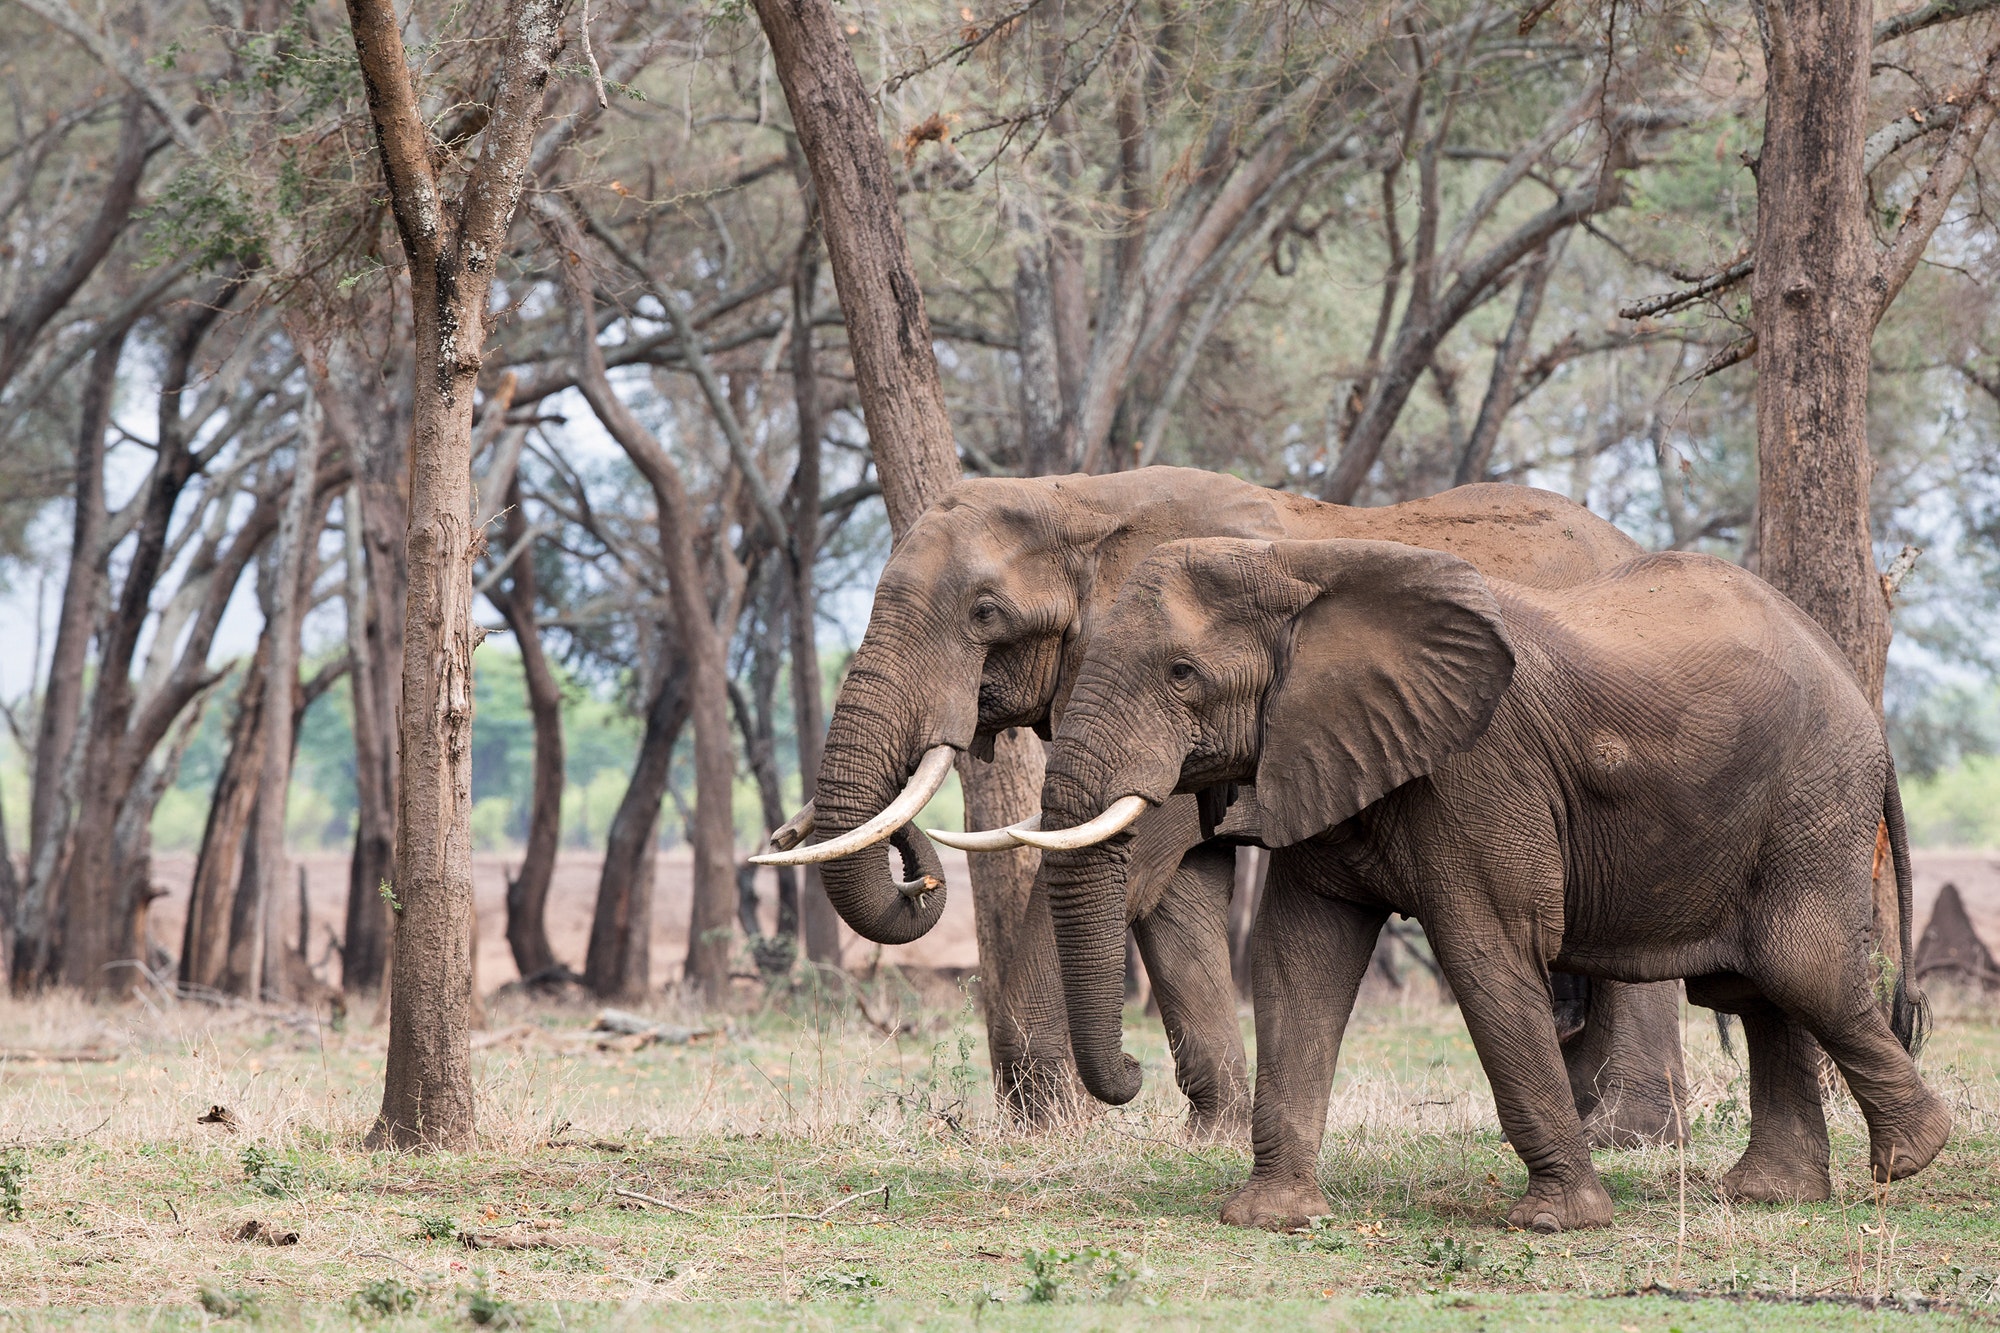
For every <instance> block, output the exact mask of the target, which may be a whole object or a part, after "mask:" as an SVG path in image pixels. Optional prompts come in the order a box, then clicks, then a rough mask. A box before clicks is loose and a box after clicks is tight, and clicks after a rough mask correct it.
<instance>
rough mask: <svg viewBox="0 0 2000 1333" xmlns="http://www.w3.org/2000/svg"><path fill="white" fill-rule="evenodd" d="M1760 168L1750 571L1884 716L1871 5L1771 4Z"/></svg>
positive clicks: (1835, 0)
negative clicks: (1874, 382)
mask: <svg viewBox="0 0 2000 1333" xmlns="http://www.w3.org/2000/svg"><path fill="white" fill-rule="evenodd" d="M1760 12H1761V13H1763V14H1765V15H1766V16H1767V22H1766V28H1765V42H1766V47H1767V64H1768V69H1769V88H1768V98H1769V106H1768V109H1767V111H1766V114H1765V120H1764V146H1763V150H1762V153H1761V155H1760V157H1759V160H1758V166H1757V251H1756V260H1757V268H1756V272H1755V274H1754V275H1753V277H1752V279H1751V282H1752V287H1751V294H1752V307H1753V310H1754V312H1755V313H1754V318H1755V326H1756V333H1757V468H1758V483H1757V499H1758V514H1759V521H1758V552H1759V565H1758V569H1759V572H1760V573H1761V574H1762V575H1763V577H1764V579H1765V581H1767V582H1768V583H1770V584H1771V585H1772V586H1773V587H1775V588H1777V589H1778V590H1779V591H1780V592H1782V593H1784V594H1785V595H1786V596H1787V597H1790V598H1791V599H1792V600H1793V601H1794V602H1796V603H1797V604H1798V606H1799V608H1800V609H1801V610H1803V611H1804V612H1805V613H1806V614H1807V615H1809V616H1811V617H1812V618H1813V619H1814V620H1816V621H1818V622H1819V625H1820V627H1821V628H1822V629H1824V630H1825V631H1826V632H1827V633H1828V634H1829V635H1831V636H1832V638H1833V641H1834V642H1835V643H1837V644H1839V645H1840V647H1841V650H1842V651H1843V652H1845V653H1846V654H1847V658H1848V661H1849V662H1850V663H1852V664H1853V667H1854V672H1855V675H1856V676H1857V677H1858V678H1859V679H1860V681H1861V686H1862V689H1863V690H1865V691H1866V692H1867V694H1868V697H1869V698H1870V699H1871V700H1872V701H1874V703H1875V704H1876V705H1877V707H1879V706H1880V705H1881V702H1882V670H1883V664H1884V661H1885V659H1886V655H1887V653H1888V647H1889V616H1888V604H1887V601H1886V599H1885V598H1884V597H1883V594H1882V585H1881V582H1880V580H1879V578H1878V577H1877V575H1876V572H1875V552H1874V546H1873V544H1872V542H1871V540H1870V536H1869V521H1868V483H1869V479H1870V476H1871V474H1872V472H1873V465H1872V463H1871V460H1870V458H1869V453H1868V369H1869V346H1870V343H1871V341H1872V335H1873V333H1874V328H1875V315H1876V304H1875V303H1876V296H1875V293H1874V292H1873V291H1872V290H1871V289H1870V285H1869V280H1870V279H1871V278H1872V277H1873V276H1874V240H1873V238H1872V237H1871V236H1870V235H1869V232H1868V219H1867V211H1866V209H1867V200H1866V195H1865V189H1866V182H1865V180H1864V178H1863V175H1862V149H1863V145H1864V143H1865V142H1866V140H1867V135H1868V130H1867V112H1868V66H1869V52H1870V48H1871V37H1872V30H1873V22H1874V10H1873V7H1872V6H1871V5H1869V4H1867V3H1866V2H1865V0H1772V3H1771V4H1769V5H1768V6H1766V7H1765V8H1764V9H1763V10H1762V11H1760Z"/></svg>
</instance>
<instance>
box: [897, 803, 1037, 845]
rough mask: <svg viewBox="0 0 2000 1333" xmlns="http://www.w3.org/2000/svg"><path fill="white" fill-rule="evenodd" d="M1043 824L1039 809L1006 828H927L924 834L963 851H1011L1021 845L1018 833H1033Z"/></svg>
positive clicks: (935, 840)
mask: <svg viewBox="0 0 2000 1333" xmlns="http://www.w3.org/2000/svg"><path fill="white" fill-rule="evenodd" d="M1041 826H1042V816H1041V813H1040V812H1039V811H1038V812H1036V813H1035V814H1032V815H1029V816H1028V817H1027V818H1026V819H1024V820H1022V821H1021V822H1020V823H1018V824H1009V825H1008V826H1007V827H1006V828H995V829H984V830H981V831H978V832H974V831H972V830H970V829H967V830H966V831H964V832H962V833H953V832H952V831H950V830H949V829H941V828H927V829H925V830H924V836H925V837H927V838H929V839H930V840H931V841H932V842H935V843H939V844H941V845H943V846H946V847H956V848H957V849H958V850H959V851H961V852H1011V851H1013V850H1014V849H1015V848H1016V847H1019V846H1021V840H1020V839H1019V838H1017V837H1015V836H1014V835H1015V834H1016V833H1033V832H1034V831H1035V830H1036V829H1038V828H1040V827H1041Z"/></svg>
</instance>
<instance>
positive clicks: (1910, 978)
mask: <svg viewBox="0 0 2000 1333" xmlns="http://www.w3.org/2000/svg"><path fill="white" fill-rule="evenodd" d="M1888 769H1889V771H1888V776H1887V779H1886V781H1885V782H1884V783H1883V786H1882V823H1883V825H1884V826H1885V827H1886V828H1887V830H1888V834H1889V860H1890V862H1891V863H1892V864H1893V865H1894V867H1895V871H1896V928H1897V935H1898V938H1897V943H1898V944H1899V945H1900V946H1901V949H1902V962H1901V965H1900V966H1898V967H1897V969H1896V989H1895V992H1894V994H1893V996H1892V997H1891V999H1890V1001H1889V1029H1890V1031H1892V1032H1894V1033H1895V1034H1896V1040H1897V1041H1899V1042H1901V1043H1902V1044H1903V1049H1904V1050H1906V1051H1908V1052H1909V1053H1910V1054H1911V1055H1916V1054H1917V1053H1918V1052H1920V1051H1922V1050H1923V1048H1924V1041H1925V1039H1926V1038H1927V1037H1929V1036H1930V1031H1931V1002H1930V1000H1929V999H1927V998H1926V997H1925V995H1924V993H1923V992H1922V991H1920V990H1918V989H1917V987H1916V967H1917V957H1916V952H1915V950H1914V949H1912V948H1911V943H1910V936H1911V930H1910V917H1911V915H1912V914H1913V912H1914V910H1915V905H1914V903H1913V902H1912V897H1913V892H1912V885H1911V878H1910V834H1909V829H1908V828H1907V827H1906V826H1905V825H1904V822H1903V792H1902V788H1901V786H1900V784H1898V782H1897V781H1896V761H1895V760H1894V759H1890V760H1889V761H1888Z"/></svg>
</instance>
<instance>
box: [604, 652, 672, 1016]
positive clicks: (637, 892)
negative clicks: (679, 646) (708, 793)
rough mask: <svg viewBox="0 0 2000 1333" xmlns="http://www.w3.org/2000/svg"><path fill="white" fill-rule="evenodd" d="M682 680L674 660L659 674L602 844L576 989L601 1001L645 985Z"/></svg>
mask: <svg viewBox="0 0 2000 1333" xmlns="http://www.w3.org/2000/svg"><path fill="white" fill-rule="evenodd" d="M689 674H690V670H689V663H688V661H687V659H686V658H685V657H683V656H680V655H678V654H676V655H675V656H674V657H673V659H672V660H671V662H669V663H668V664H667V665H666V666H665V667H664V668H662V670H661V672H660V684H659V687H658V688H657V689H656V690H655V691H654V693H653V699H652V702H651V703H650V704H648V705H647V707H646V732H645V735H644V736H643V737H642V738H641V739H640V741H639V758H638V761H637V762H636V763H635V764H634V765H633V767H632V780H631V782H629V783H627V784H626V786H625V795H624V797H623V798H622V799H621V800H620V801H619V802H618V813H617V814H616V815H614V816H612V819H611V833H610V836H609V837H608V838H607V839H606V840H605V846H604V869H603V871H602V872H601V873H600V874H599V876H598V880H597V910H596V911H595V912H594V913H593V914H592V916H591V919H590V950H589V953H588V955H587V956H586V957H585V959H584V964H583V984H584V985H586V986H588V987H589V988H590V990H591V992H592V993H593V994H595V995H599V996H602V997H603V998H605V999H607V1000H616V999H634V998H637V997H639V996H641V995H644V994H645V993H646V990H647V987H648V986H649V985H650V984H651V980H650V971H651V962H652V921H653V900H652V887H653V858H654V855H655V847H656V846H657V844H658V841H659V827H660V802H661V801H663V800H665V799H666V796H667V776H668V773H669V771H670V769H671V768H672V765H673V756H674V745H675V743H676V742H677V741H679V739H680V734H681V728H682V727H683V726H685V725H686V724H687V719H688V712H689V708H690V699H689V694H690V691H689V689H688V677H689Z"/></svg>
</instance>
